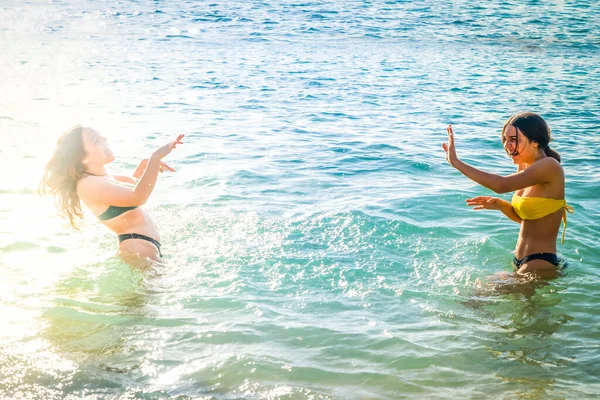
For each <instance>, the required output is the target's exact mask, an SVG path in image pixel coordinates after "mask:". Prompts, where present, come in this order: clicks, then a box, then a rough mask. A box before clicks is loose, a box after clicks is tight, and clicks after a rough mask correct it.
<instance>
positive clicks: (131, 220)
mask: <svg viewBox="0 0 600 400" xmlns="http://www.w3.org/2000/svg"><path fill="white" fill-rule="evenodd" d="M183 136H184V135H179V136H178V137H177V139H175V140H174V141H172V142H170V143H168V144H166V145H164V146H162V147H160V148H158V149H157V150H156V151H154V153H152V155H151V156H150V158H148V159H144V160H142V162H141V163H140V164H139V166H138V167H137V169H136V170H135V172H134V173H133V175H132V176H125V175H113V174H112V173H110V172H109V171H108V170H107V168H106V165H107V164H109V163H111V162H113V161H114V159H115V156H114V155H113V153H112V151H111V150H110V148H109V147H108V144H107V140H106V138H105V137H103V136H102V135H100V134H99V133H98V132H96V131H95V130H94V129H92V128H88V127H83V126H81V125H78V126H75V127H73V128H71V129H69V130H68V131H67V132H65V133H64V134H63V135H62V136H61V137H60V138H59V139H58V141H57V143H56V149H55V151H54V154H53V156H52V158H51V159H50V161H49V162H48V164H47V165H46V168H45V170H44V175H43V178H42V181H41V182H40V192H41V193H42V194H48V195H52V196H54V197H55V198H56V203H57V207H58V209H59V212H60V213H61V214H62V215H63V216H64V217H65V218H66V219H68V220H69V222H70V224H71V226H73V227H74V228H76V229H77V220H78V219H81V218H83V212H82V209H81V201H83V203H84V204H85V205H86V206H87V207H88V208H89V209H90V210H91V211H92V213H94V215H96V216H97V217H98V219H99V220H100V221H101V222H102V223H103V224H104V225H105V226H106V227H108V228H109V229H110V230H111V231H113V232H114V233H115V234H117V236H118V239H119V250H120V254H121V255H122V256H123V257H124V258H125V259H126V260H127V261H128V262H132V263H136V260H148V259H149V260H152V261H159V260H160V259H161V257H162V253H161V251H160V247H161V245H160V235H159V234H158V230H157V228H156V225H155V224H154V222H153V221H152V218H150V215H149V214H148V213H147V212H146V211H145V210H144V209H143V208H142V207H141V206H142V205H144V204H145V203H146V201H147V200H148V197H150V194H151V193H152V190H153V189H154V185H155V184H156V180H157V178H158V174H159V172H163V171H171V172H173V171H175V170H174V169H173V168H171V167H169V166H168V165H167V164H165V163H164V162H162V161H161V160H162V159H163V158H164V157H165V156H167V155H168V154H169V153H171V151H172V150H173V149H174V148H176V147H177V145H178V144H181V143H182V142H181V139H183Z"/></svg>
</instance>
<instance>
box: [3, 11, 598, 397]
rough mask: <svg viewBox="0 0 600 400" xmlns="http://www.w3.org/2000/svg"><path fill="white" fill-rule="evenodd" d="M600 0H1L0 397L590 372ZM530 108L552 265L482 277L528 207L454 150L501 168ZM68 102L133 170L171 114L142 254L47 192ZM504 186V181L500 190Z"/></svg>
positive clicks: (511, 383)
mask: <svg viewBox="0 0 600 400" xmlns="http://www.w3.org/2000/svg"><path fill="white" fill-rule="evenodd" d="M599 16H600V6H599V3H597V2H595V1H577V2H567V1H558V0H557V1H550V2H541V1H516V0H515V1H489V2H467V1H458V0H457V1H451V2H450V1H440V2H430V1H352V0H348V1H321V0H317V1H300V0H298V1H296V0H283V1H278V2H277V1H274V2H264V1H239V0H232V1H227V2H217V3H211V2H204V1H177V0H173V1H159V0H155V1H148V0H140V1H116V2H114V1H91V0H64V1H27V2H22V1H15V0H3V1H1V2H0V38H1V40H0V66H1V67H2V74H0V171H1V172H0V321H1V322H0V324H1V325H0V397H1V398H39V399H80V398H86V399H87V398H89V399H120V398H122V399H133V398H141V399H197V398H201V399H392V398H456V397H463V398H528V399H529V398H531V399H537V398H540V399H541V398H544V399H547V398H577V399H581V398H596V397H597V396H599V395H600V335H599V334H598V329H597V327H598V325H599V324H600V311H599V310H600V295H599V294H598V293H599V292H598V287H599V285H600V278H599V277H598V267H600V259H599V255H600V252H599V250H598V248H597V241H598V238H599V237H600V228H598V225H597V221H598V220H599V218H600V202H598V193H600V192H599V189H600V179H599V178H600V173H599V168H598V167H599V166H600V158H599V157H600V156H599V155H600V151H599V148H600V131H599V128H598V126H599V125H598V120H599V116H600V115H599V114H600V112H599V110H600V97H599V96H598V91H597V88H598V86H599V85H600V69H598V64H599V62H600V33H598V32H600V17H599ZM528 110H530V111H535V112H539V113H540V114H542V115H543V116H544V117H545V118H546V119H547V121H548V122H549V124H550V125H551V127H552V129H553V135H554V138H555V140H554V142H553V143H552V145H553V147H554V148H555V149H556V150H557V151H559V153H560V154H561V155H562V157H563V166H564V169H565V172H566V177H567V183H566V185H567V186H566V189H567V190H566V191H567V201H568V203H569V204H571V205H572V206H573V207H574V208H575V213H574V214H573V215H570V216H569V222H568V227H567V232H566V240H565V243H564V244H560V245H559V246H558V248H559V253H560V254H561V255H562V256H563V257H565V258H566V259H567V260H569V263H570V267H569V270H568V275H567V276H565V277H562V278H560V279H556V280H554V281H551V282H549V283H548V284H546V285H539V286H538V287H528V288H521V289H519V290H516V289H515V290H507V291H506V292H490V291H489V290H483V289H482V285H483V283H484V282H487V281H489V280H490V278H489V277H490V276H491V275H493V274H495V273H498V272H501V271H505V272H507V271H510V262H511V259H512V254H511V252H512V250H513V249H514V246H515V241H516V237H517V233H518V226H517V225H516V224H514V223H512V222H510V221H508V220H507V219H506V218H503V217H502V216H501V215H500V214H499V213H494V212H490V211H487V212H486V211H479V212H476V211H473V210H471V209H469V208H468V207H467V206H466V205H465V202H464V200H465V199H466V198H469V197H472V196H476V195H486V194H490V191H488V190H487V189H484V188H482V187H479V186H477V185H476V184H474V183H472V182H471V181H469V180H468V179H467V178H465V177H463V176H462V175H460V174H459V173H458V172H457V171H455V170H453V169H452V168H451V167H450V166H449V165H448V164H447V163H446V162H445V160H444V152H443V150H442V149H441V146H440V145H441V143H442V142H443V141H444V140H445V139H446V133H445V126H446V125H447V124H448V123H452V124H453V126H454V128H455V132H456V134H455V135H456V141H457V149H458V153H459V156H461V157H462V158H463V159H464V160H466V161H467V162H469V163H471V164H473V165H475V166H477V167H480V168H483V169H485V170H487V171H490V172H494V173H499V174H509V173H512V172H513V171H514V165H512V163H511V160H510V159H508V157H507V156H506V155H505V154H504V151H503V149H502V146H501V143H500V129H501V127H502V124H503V123H504V121H505V120H506V118H507V117H508V116H510V115H511V114H513V113H515V112H519V111H528ZM77 123H84V124H87V125H89V126H92V127H94V128H96V129H97V130H99V131H100V132H101V133H102V134H104V135H106V136H108V137H109V142H110V144H111V147H112V148H113V151H114V152H115V154H116V155H117V161H115V163H114V165H113V167H114V168H113V170H114V171H128V170H130V171H132V170H133V169H134V168H135V166H136V165H137V163H138V162H139V160H140V159H142V158H144V157H147V156H148V155H149V154H150V153H151V152H152V151H153V149H154V148H156V147H157V146H159V145H161V144H163V143H165V142H166V141H169V140H171V138H173V137H174V136H176V135H177V134H179V133H185V134H186V138H185V144H184V145H183V146H180V147H178V148H177V149H176V151H174V152H173V153H172V154H171V155H170V156H169V158H168V159H167V160H166V161H167V162H169V163H170V164H171V165H172V166H173V167H175V168H176V169H177V171H176V172H175V173H172V174H164V175H163V176H161V177H160V179H159V182H158V184H157V186H156V188H155V190H154V193H153V195H152V197H151V199H150V201H149V203H148V205H147V206H146V207H147V208H148V209H149V210H150V211H151V213H152V215H153V217H154V218H155V221H156V223H157V225H158V226H159V228H160V231H161V235H162V241H163V252H164V253H165V254H166V257H165V260H166V262H165V265H164V266H159V267H156V268H154V269H151V270H147V271H141V270H136V269H134V268H132V267H130V266H128V265H127V264H125V263H123V262H122V261H121V260H120V259H119V258H118V257H117V256H116V250H117V243H116V238H115V237H114V235H113V234H111V233H110V232H109V231H108V230H107V229H105V228H104V227H103V226H101V225H100V224H99V223H98V222H97V221H96V220H95V219H94V218H93V216H92V215H89V214H88V215H87V216H86V222H85V224H84V226H83V228H82V230H81V231H74V230H72V229H71V228H70V227H69V226H68V224H67V223H66V222H65V221H64V220H61V219H60V218H59V217H57V215H56V211H55V209H54V207H53V203H52V201H51V200H50V199H46V198H41V197H39V196H38V195H37V194H36V188H37V183H38V181H39V179H40V176H41V171H42V169H43V167H44V165H45V162H46V161H47V160H48V158H49V156H50V154H51V152H52V149H53V146H54V142H55V140H56V138H57V136H58V135H59V134H60V133H61V132H63V131H65V130H66V129H68V128H69V127H71V126H73V125H75V124H77ZM501 197H504V198H507V199H508V198H509V197H510V195H509V194H506V195H502V196H501Z"/></svg>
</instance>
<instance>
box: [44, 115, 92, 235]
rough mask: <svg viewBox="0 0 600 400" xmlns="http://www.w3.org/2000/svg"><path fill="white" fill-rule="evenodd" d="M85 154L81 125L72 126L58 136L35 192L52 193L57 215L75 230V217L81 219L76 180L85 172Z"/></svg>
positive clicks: (76, 219)
mask: <svg viewBox="0 0 600 400" xmlns="http://www.w3.org/2000/svg"><path fill="white" fill-rule="evenodd" d="M85 156H86V152H85V148H84V146H83V127H82V126H81V125H76V126H74V127H72V128H71V129H69V130H68V131H66V132H65V133H63V134H62V135H61V136H60V137H59V138H58V141H57V142H56V149H55V150H54V154H53V155H52V158H51V159H50V161H49V162H48V164H47V165H46V168H45V169H44V175H43V177H42V180H41V181H40V185H39V193H40V194H43V195H50V196H53V197H54V198H55V200H56V207H57V208H58V212H59V214H60V215H61V216H62V217H64V218H66V219H67V220H68V221H69V223H70V224H71V226H72V227H73V228H75V229H79V228H78V227H77V222H78V220H81V219H83V212H82V210H81V201H80V199H79V196H78V195H77V182H78V181H79V179H81V178H82V177H83V176H84V175H85V167H84V165H83V159H84V158H85Z"/></svg>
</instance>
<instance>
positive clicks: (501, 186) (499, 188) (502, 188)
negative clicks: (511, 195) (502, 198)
mask: <svg viewBox="0 0 600 400" xmlns="http://www.w3.org/2000/svg"><path fill="white" fill-rule="evenodd" d="M490 189H492V190H493V191H494V192H496V193H498V194H504V193H508V192H510V191H511V190H510V188H509V187H508V185H507V184H506V182H505V181H504V180H501V181H499V182H498V183H497V184H495V185H493V186H492V187H490Z"/></svg>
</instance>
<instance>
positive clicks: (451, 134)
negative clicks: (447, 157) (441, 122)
mask: <svg viewBox="0 0 600 400" xmlns="http://www.w3.org/2000/svg"><path fill="white" fill-rule="evenodd" d="M446 132H448V144H449V145H450V146H452V145H453V144H454V131H452V125H448V127H447V128H446Z"/></svg>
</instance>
